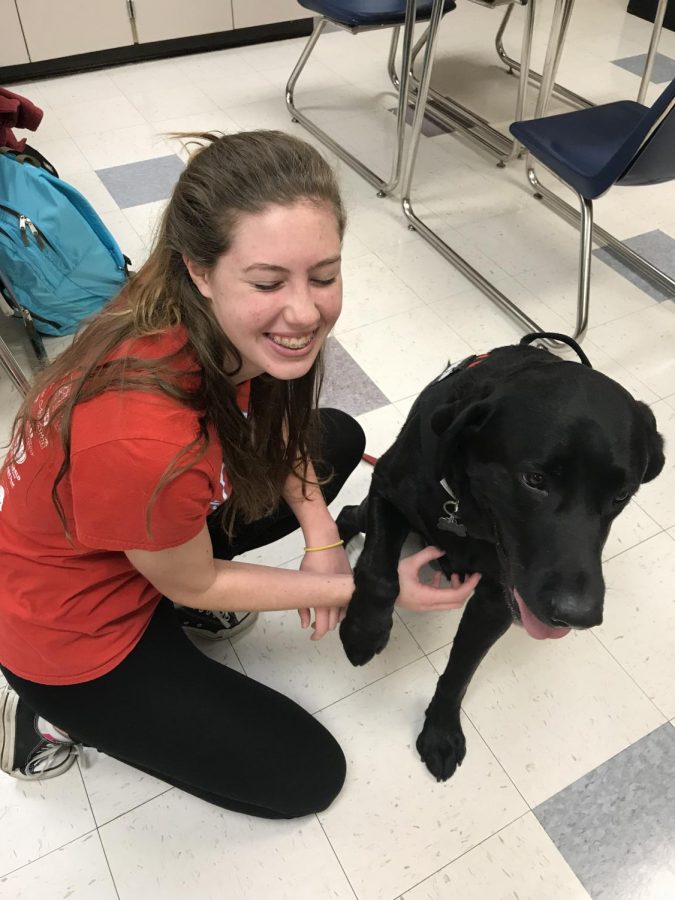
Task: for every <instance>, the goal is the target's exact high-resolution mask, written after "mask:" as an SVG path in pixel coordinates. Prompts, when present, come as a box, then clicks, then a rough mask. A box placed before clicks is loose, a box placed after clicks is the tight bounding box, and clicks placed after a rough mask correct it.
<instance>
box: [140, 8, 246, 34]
mask: <svg viewBox="0 0 675 900" xmlns="http://www.w3.org/2000/svg"><path fill="white" fill-rule="evenodd" d="M134 10H135V18H136V29H137V31H138V40H139V42H140V43H141V44H144V43H147V42H148V41H165V40H169V39H170V38H181V37H189V36H190V35H193V34H211V33H212V32H214V31H230V30H231V28H232V6H231V4H230V0H188V2H185V0H134Z"/></svg>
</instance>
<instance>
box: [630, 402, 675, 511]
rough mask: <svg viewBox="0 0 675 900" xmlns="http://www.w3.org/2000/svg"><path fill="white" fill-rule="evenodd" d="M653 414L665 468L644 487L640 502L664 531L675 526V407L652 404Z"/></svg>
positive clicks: (668, 404)
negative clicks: (661, 441) (662, 447)
mask: <svg viewBox="0 0 675 900" xmlns="http://www.w3.org/2000/svg"><path fill="white" fill-rule="evenodd" d="M652 412H653V413H654V416H655V417H656V424H657V427H658V429H659V432H660V433H661V434H662V435H663V437H664V440H665V443H666V447H665V455H666V464H665V466H664V468H663V471H662V472H661V474H660V475H659V476H658V477H657V478H655V479H654V481H650V482H649V483H648V484H643V485H642V487H641V488H640V492H639V494H638V501H637V502H638V503H639V504H640V506H641V507H642V509H644V510H645V512H646V513H647V514H648V515H649V516H651V518H652V519H654V521H655V522H658V523H659V525H660V526H661V527H662V528H670V527H671V526H672V525H675V452H674V451H675V407H674V406H673V405H672V404H671V403H668V402H667V401H665V400H662V401H661V402H660V403H653V404H652Z"/></svg>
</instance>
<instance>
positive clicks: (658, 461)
mask: <svg viewBox="0 0 675 900" xmlns="http://www.w3.org/2000/svg"><path fill="white" fill-rule="evenodd" d="M637 407H638V414H639V417H640V421H641V423H642V427H643V434H644V438H645V442H646V447H647V464H646V467H645V471H644V475H643V476H642V484H645V482H647V481H651V480H652V479H653V478H656V476H657V475H658V474H659V472H660V471H661V469H662V468H663V466H664V463H665V461H666V460H665V457H664V455H663V438H662V437H661V435H660V434H659V432H658V431H657V430H656V419H655V418H654V413H653V412H652V411H651V409H650V408H649V407H648V406H647V404H646V403H642V401H641V400H638V401H637Z"/></svg>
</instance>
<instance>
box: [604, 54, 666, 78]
mask: <svg viewBox="0 0 675 900" xmlns="http://www.w3.org/2000/svg"><path fill="white" fill-rule="evenodd" d="M646 60H647V54H646V53H640V54H638V55H637V56H626V57H625V58H624V59H613V60H612V62H613V63H614V65H615V66H619V67H620V68H622V69H627V70H628V71H629V72H632V73H633V74H634V75H639V76H640V78H642V73H643V72H644V68H645V62H646ZM673 78H675V59H671V58H670V57H669V56H664V55H663V53H657V54H656V56H655V57H654V67H653V69H652V77H651V81H652V83H653V84H665V83H666V82H668V81H672V80H673Z"/></svg>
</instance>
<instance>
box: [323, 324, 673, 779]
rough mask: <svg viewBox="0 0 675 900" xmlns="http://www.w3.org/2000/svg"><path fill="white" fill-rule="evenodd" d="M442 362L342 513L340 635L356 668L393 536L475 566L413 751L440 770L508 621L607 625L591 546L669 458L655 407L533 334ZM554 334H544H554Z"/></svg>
mask: <svg viewBox="0 0 675 900" xmlns="http://www.w3.org/2000/svg"><path fill="white" fill-rule="evenodd" d="M542 336H543V335H541V334H536V335H528V336H527V337H525V338H523V341H522V342H521V344H520V345H514V346H507V347H500V348H498V349H496V350H493V351H492V352H490V353H489V354H486V355H485V356H482V357H470V358H469V359H467V360H463V361H462V362H461V363H460V364H458V365H456V366H451V367H449V368H448V369H447V370H446V372H444V373H443V374H442V375H441V376H440V377H439V378H438V379H437V380H436V381H434V382H432V383H431V384H430V385H428V386H427V387H426V388H425V389H424V390H423V392H422V393H421V394H420V396H419V397H418V399H417V400H416V402H415V405H414V406H413V408H412V410H411V411H410V415H409V416H408V418H407V420H406V422H405V424H404V425H403V428H402V430H401V432H400V434H399V436H398V438H397V439H396V441H395V443H394V444H393V446H392V447H391V448H390V449H389V450H387V452H386V453H385V454H384V455H383V456H382V457H381V458H380V459H379V460H378V462H377V464H376V466H375V470H374V472H373V479H372V484H371V487H370V491H369V493H368V496H367V497H366V499H365V500H364V501H363V503H361V505H360V506H348V507H345V508H344V509H343V510H342V512H341V514H340V516H339V517H338V527H339V529H340V535H341V537H343V538H344V539H345V541H348V540H349V539H350V538H351V537H353V536H354V535H355V534H356V533H357V532H360V531H361V532H365V534H366V538H365V545H364V548H363V552H362V554H361V556H360V558H359V560H358V563H357V564H356V567H355V571H354V582H355V591H354V595H353V597H352V600H351V603H350V605H349V608H348V611H347V615H346V618H345V619H344V621H343V622H342V624H341V627H340V637H341V639H342V643H343V645H344V649H345V652H346V654H347V656H348V658H349V660H350V661H351V662H352V663H353V664H354V665H363V664H364V663H367V662H368V661H369V660H370V659H372V657H373V656H374V654H376V653H379V652H380V651H381V650H382V649H383V648H384V647H385V645H386V643H387V641H388V640H389V632H390V630H391V627H392V621H393V610H394V603H395V600H396V597H397V595H398V591H399V585H398V577H397V567H398V561H399V556H400V552H401V548H402V546H403V542H404V540H405V539H406V537H407V535H408V534H409V533H410V532H416V533H417V534H418V535H419V536H420V537H421V538H422V540H423V541H424V542H425V543H427V544H434V545H436V546H438V547H439V548H441V549H442V550H445V553H446V555H445V556H444V557H442V559H441V560H440V561H439V562H440V564H441V568H442V569H443V571H444V572H445V574H446V575H448V576H449V574H450V573H452V572H458V573H459V574H460V575H464V574H467V573H470V572H482V575H483V577H482V580H481V581H480V583H479V585H478V587H477V589H476V591H475V593H474V595H473V596H472V597H471V599H470V600H469V602H468V603H467V605H466V607H465V609H464V613H463V615H462V619H461V622H460V625H459V630H458V631H457V635H456V637H455V640H454V642H453V645H452V651H451V654H450V659H449V661H448V665H447V668H446V669H445V671H444V673H443V674H442V675H441V677H440V679H439V681H438V686H437V688H436V692H435V694H434V697H433V699H432V701H431V703H430V705H429V707H428V708H427V711H426V717H425V722H424V727H423V729H422V732H421V734H420V735H419V737H418V739H417V749H418V751H419V753H420V756H421V757H422V760H423V761H424V763H425V764H426V766H427V768H428V769H429V771H430V772H431V773H432V775H434V776H435V777H436V778H437V779H438V780H439V781H441V780H445V779H446V778H449V777H450V776H451V775H452V774H453V772H454V771H455V768H456V767H457V766H458V765H460V764H461V762H462V760H463V758H464V755H465V752H466V746H465V741H464V735H463V733H462V728H461V725H460V717H459V710H460V704H461V702H462V699H463V697H464V694H465V692H466V689H467V687H468V685H469V682H470V680H471V678H472V676H473V674H474V672H475V671H476V669H477V668H478V665H479V664H480V662H481V660H482V659H483V657H484V656H485V654H486V653H487V651H488V650H489V649H490V647H491V646H492V645H493V644H494V643H495V642H496V641H497V640H498V639H499V638H500V637H501V636H502V635H503V634H504V633H505V632H506V631H507V629H508V628H509V626H510V625H511V624H512V623H514V622H515V623H518V624H520V625H522V626H523V627H524V628H525V630H526V631H527V632H528V633H529V634H530V635H531V636H532V637H534V638H538V639H543V638H556V637H563V636H564V635H566V634H567V633H568V632H569V630H570V629H571V628H591V627H592V626H594V625H598V624H599V623H600V622H601V621H602V613H603V601H604V593H605V585H604V581H603V576H602V565H601V552H602V548H603V546H604V544H605V541H606V540H607V535H608V534H609V529H610V526H611V524H612V521H613V520H614V519H615V518H616V516H617V515H618V514H619V513H620V512H621V511H622V510H623V509H624V508H625V506H626V504H627V503H628V501H629V500H630V498H631V497H632V496H633V495H634V494H635V492H636V491H637V489H638V487H639V485H640V484H642V483H644V482H646V481H651V479H653V478H655V477H656V476H657V475H658V474H659V472H660V471H661V469H662V468H663V464H664V456H663V439H662V438H661V436H660V435H659V433H658V432H657V430H656V422H655V420H654V416H653V414H652V412H651V410H650V409H649V407H648V406H646V405H645V404H644V403H641V402H638V401H636V400H634V399H633V397H632V396H631V395H630V394H629V393H628V391H626V390H624V388H623V387H621V386H620V385H619V384H617V383H616V382H615V381H612V380H611V379H610V378H608V377H607V376H605V375H602V374H601V373H599V372H596V371H595V370H593V369H592V368H590V364H589V363H588V360H587V358H586V357H585V355H584V354H583V352H582V351H581V350H580V349H579V348H578V347H577V346H576V345H575V344H574V342H573V341H571V340H570V339H569V338H565V337H564V336H562V335H555V337H557V338H559V339H562V340H565V341H566V342H567V343H570V344H572V345H573V346H574V347H575V349H576V350H577V352H578V354H579V355H580V357H581V359H582V363H578V362H576V361H570V360H563V359H560V358H559V357H557V356H555V355H554V354H553V353H550V352H548V351H547V350H545V349H541V348H539V347H533V346H530V345H529V344H530V343H531V342H532V341H533V340H535V339H537V338H541V337H542ZM551 337H553V335H551Z"/></svg>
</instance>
